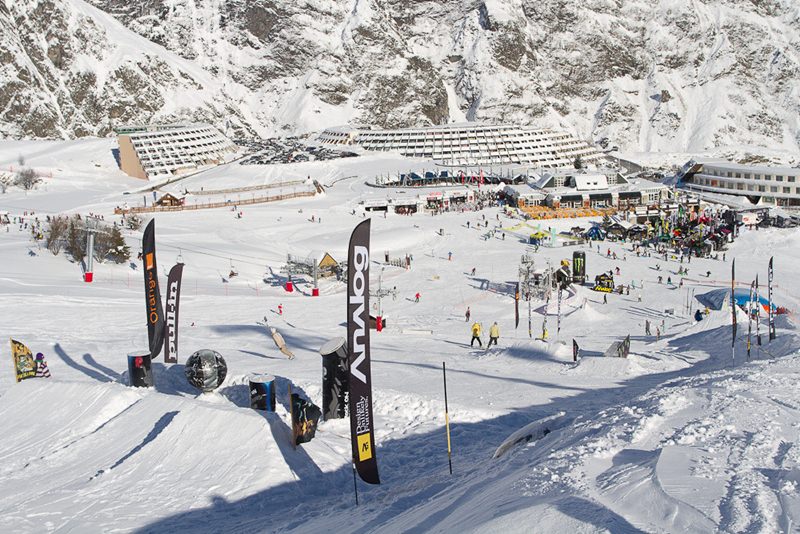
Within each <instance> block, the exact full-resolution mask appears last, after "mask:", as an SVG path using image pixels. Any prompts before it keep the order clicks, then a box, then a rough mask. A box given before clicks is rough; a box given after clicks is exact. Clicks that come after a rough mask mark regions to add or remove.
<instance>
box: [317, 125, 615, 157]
mask: <svg viewBox="0 0 800 534" xmlns="http://www.w3.org/2000/svg"><path fill="white" fill-rule="evenodd" d="M317 141H319V142H321V143H325V144H333V145H355V146H360V147H362V148H363V149H364V150H367V151H394V152H398V153H400V154H401V155H403V156H407V157H414V158H425V159H432V160H434V161H436V162H437V163H438V164H440V165H447V166H459V165H461V166H464V165H468V166H478V165H508V164H511V165H527V166H532V167H571V166H572V164H573V163H574V162H575V159H576V158H580V159H581V160H582V161H583V162H584V163H587V164H588V163H595V162H598V161H600V160H602V159H604V156H603V154H602V153H601V152H599V151H598V150H597V149H596V148H595V147H594V146H592V145H590V144H589V143H587V142H585V141H581V140H579V139H576V138H575V137H573V136H572V135H570V134H568V133H565V132H556V131H553V130H548V129H538V128H531V127H525V126H502V125H501V126H494V125H485V124H477V123H468V124H454V125H446V126H432V127H428V128H404V129H399V130H367V129H364V130H357V129H353V128H349V127H339V128H329V129H327V130H324V131H323V132H322V133H321V134H320V135H319V136H318V138H317Z"/></svg>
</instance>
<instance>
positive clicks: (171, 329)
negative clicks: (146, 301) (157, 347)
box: [164, 263, 183, 363]
mask: <svg viewBox="0 0 800 534" xmlns="http://www.w3.org/2000/svg"><path fill="white" fill-rule="evenodd" d="M182 278H183V264H182V263H177V264H175V266H174V267H172V269H170V271H169V276H168V277H167V305H166V310H165V311H166V315H165V331H164V363H178V310H179V308H180V304H181V279H182Z"/></svg>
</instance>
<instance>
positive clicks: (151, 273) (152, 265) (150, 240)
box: [142, 219, 164, 360]
mask: <svg viewBox="0 0 800 534" xmlns="http://www.w3.org/2000/svg"><path fill="white" fill-rule="evenodd" d="M155 230H156V221H155V219H153V220H152V221H150V223H149V224H148V225H147V228H145V229H144V236H143V237H142V259H143V260H144V295H145V304H146V306H147V339H148V341H149V342H150V358H151V359H153V360H155V359H156V358H157V357H158V354H159V353H160V352H161V349H162V348H163V347H164V310H163V308H162V307H161V292H160V291H159V290H158V271H157V270H156V240H155Z"/></svg>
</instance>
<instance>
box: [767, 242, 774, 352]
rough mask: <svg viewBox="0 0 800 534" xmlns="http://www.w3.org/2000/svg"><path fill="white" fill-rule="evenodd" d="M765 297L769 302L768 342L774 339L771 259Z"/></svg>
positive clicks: (770, 260)
mask: <svg viewBox="0 0 800 534" xmlns="http://www.w3.org/2000/svg"><path fill="white" fill-rule="evenodd" d="M767 295H768V298H767V300H769V310H768V311H767V313H768V314H769V315H768V317H769V340H770V341H772V340H773V339H775V312H773V311H772V258H770V259H769V271H768V272H767Z"/></svg>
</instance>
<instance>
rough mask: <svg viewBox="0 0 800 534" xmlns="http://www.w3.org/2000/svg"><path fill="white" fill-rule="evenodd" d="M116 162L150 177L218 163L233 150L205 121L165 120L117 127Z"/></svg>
mask: <svg viewBox="0 0 800 534" xmlns="http://www.w3.org/2000/svg"><path fill="white" fill-rule="evenodd" d="M116 131H117V133H118V137H117V140H118V143H119V166H120V168H121V169H122V171H123V172H125V173H126V174H128V175H129V176H133V177H135V178H141V179H143V180H150V179H153V178H163V177H168V176H172V175H176V174H181V173H184V172H188V171H192V170H195V169H197V168H199V167H202V166H205V165H218V164H220V163H222V162H223V161H224V160H225V159H226V157H228V156H230V155H231V154H233V153H235V152H236V150H237V148H236V145H234V144H233V142H232V141H231V140H230V139H228V138H227V137H225V136H224V135H222V134H221V133H220V132H219V131H218V130H217V129H216V128H214V127H212V126H209V125H207V124H192V125H180V124H167V125H154V126H123V127H121V128H118V129H117V130H116Z"/></svg>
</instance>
